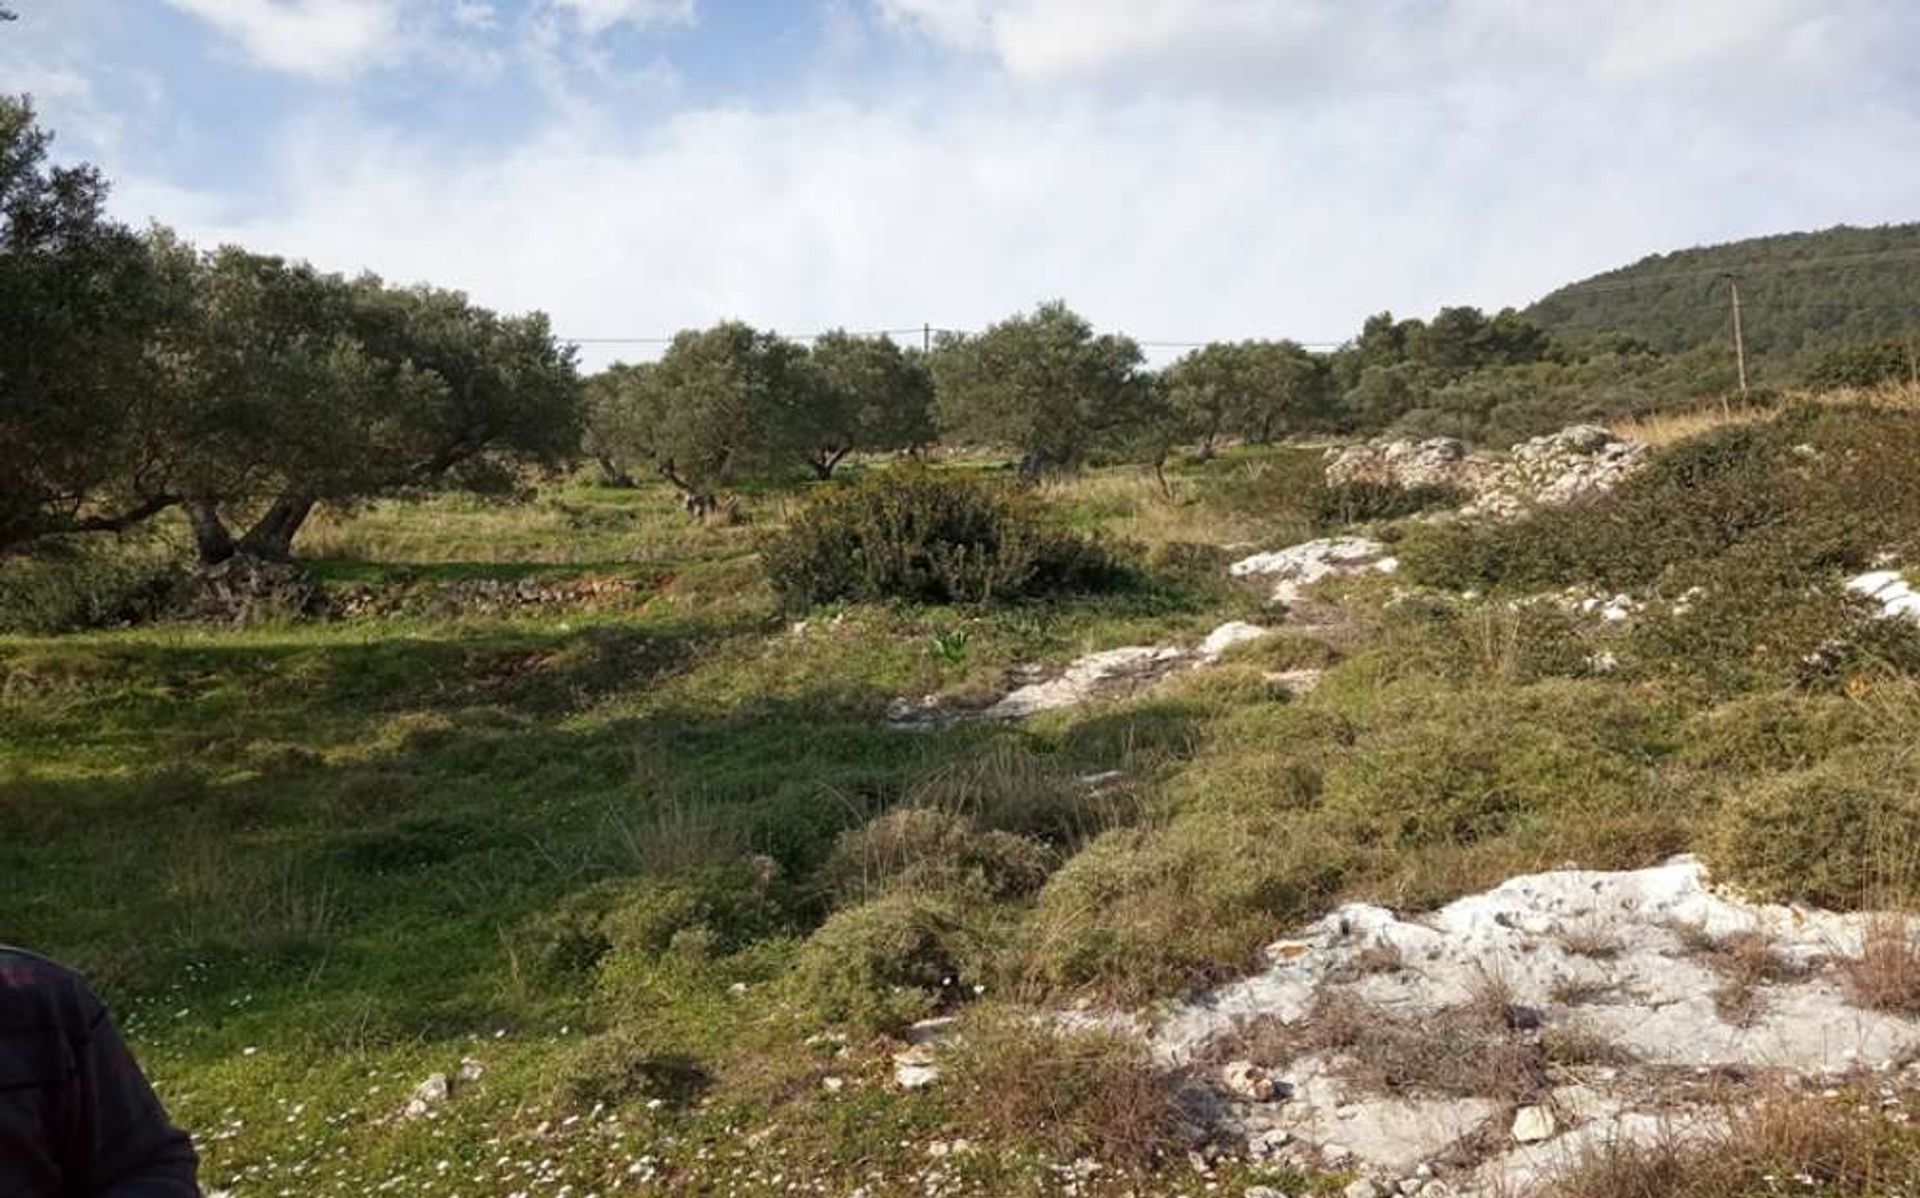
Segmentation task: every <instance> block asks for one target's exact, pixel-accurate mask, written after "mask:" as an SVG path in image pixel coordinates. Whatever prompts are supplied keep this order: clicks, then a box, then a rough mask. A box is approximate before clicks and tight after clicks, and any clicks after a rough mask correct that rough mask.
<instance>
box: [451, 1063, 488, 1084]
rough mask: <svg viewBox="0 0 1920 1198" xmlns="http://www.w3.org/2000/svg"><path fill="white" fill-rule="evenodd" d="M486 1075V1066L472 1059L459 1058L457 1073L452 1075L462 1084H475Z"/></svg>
mask: <svg viewBox="0 0 1920 1198" xmlns="http://www.w3.org/2000/svg"><path fill="white" fill-rule="evenodd" d="M486 1074H487V1066H486V1064H485V1063H484V1062H482V1061H477V1060H475V1059H474V1058H472V1057H461V1058H460V1068H459V1071H458V1072H456V1073H455V1074H454V1076H455V1077H456V1078H458V1079H459V1080H460V1081H463V1082H477V1081H479V1080H480V1079H481V1078H483V1077H485V1076H486Z"/></svg>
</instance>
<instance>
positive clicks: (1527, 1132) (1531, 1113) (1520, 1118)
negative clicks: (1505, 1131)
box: [1513, 1106, 1559, 1144]
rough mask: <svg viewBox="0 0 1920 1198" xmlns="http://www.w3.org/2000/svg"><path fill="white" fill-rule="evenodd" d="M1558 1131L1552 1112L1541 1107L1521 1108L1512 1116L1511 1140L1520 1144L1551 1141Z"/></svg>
mask: <svg viewBox="0 0 1920 1198" xmlns="http://www.w3.org/2000/svg"><path fill="white" fill-rule="evenodd" d="M1558 1130H1559V1125H1558V1124H1557V1123H1556V1122H1555V1121H1554V1118H1553V1112H1552V1111H1550V1110H1548V1109H1547V1108H1546V1107H1543V1106H1523V1107H1521V1108H1520V1109H1519V1110H1517V1111H1515V1112H1514V1114H1513V1138H1514V1139H1515V1140H1516V1141H1518V1142H1519V1143H1522V1144H1537V1143H1539V1142H1540V1141H1542V1140H1546V1139H1551V1138H1552V1137H1553V1133H1554V1132H1556V1131H1558Z"/></svg>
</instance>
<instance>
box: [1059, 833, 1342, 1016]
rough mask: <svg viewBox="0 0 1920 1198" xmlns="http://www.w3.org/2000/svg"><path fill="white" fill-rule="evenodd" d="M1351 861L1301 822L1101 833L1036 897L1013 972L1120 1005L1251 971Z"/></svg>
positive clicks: (1324, 895)
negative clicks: (1019, 960)
mask: <svg viewBox="0 0 1920 1198" xmlns="http://www.w3.org/2000/svg"><path fill="white" fill-rule="evenodd" d="M1350 861H1351V852H1350V849H1349V848H1348V846H1346V845H1343V844H1341V843H1340V842H1338V841H1337V840H1333V839H1330V838H1328V837H1327V836H1326V835H1325V834H1324V833H1322V832H1320V831H1318V830H1317V827H1316V825H1315V824H1314V823H1313V821H1312V817H1311V816H1310V815H1308V816H1274V815H1269V814H1262V815H1258V816H1251V817H1249V816H1239V815H1232V814H1228V813H1225V812H1219V811H1214V812H1209V813H1207V814H1206V815H1205V816H1193V817H1186V818H1181V819H1177V820H1175V821H1174V822H1173V823H1172V824H1171V825H1170V826H1168V827H1166V828H1125V829H1117V830H1115V831H1112V832H1108V833H1107V834H1106V835H1104V836H1102V837H1100V838H1099V839H1098V840H1096V841H1094V842H1093V843H1092V844H1090V845H1088V846H1087V847H1086V848H1085V849H1082V850H1081V851H1080V852H1079V853H1077V854H1075V855H1074V856H1073V857H1071V858H1069V859H1068V860H1067V862H1066V864H1064V865H1063V866H1061V868H1060V869H1059V870H1058V871H1057V872H1056V873H1055V874H1054V875H1053V877H1052V879H1051V880H1050V881H1049V882H1048V883H1047V886H1046V888H1045V889H1044V890H1042V891H1041V892H1040V899H1039V904H1038V907H1037V909H1036V910H1035V912H1034V916H1033V919H1032V921H1031V924H1030V926H1029V927H1028V928H1027V930H1026V939H1025V942H1024V953H1023V960H1022V966H1021V968H1022V973H1023V975H1024V976H1025V977H1027V978H1029V979H1031V980H1033V981H1037V982H1039V983H1041V984H1043V985H1045V986H1047V987H1048V988H1051V989H1054V990H1061V991H1073V990H1079V989H1093V990H1097V991H1099V992H1101V993H1102V994H1105V995H1108V996H1110V997H1112V998H1114V999H1115V1000H1116V1001H1120V1002H1123V1003H1130V1002H1138V1001H1143V1000H1146V999H1149V998H1157V997H1164V996H1168V995H1178V994H1184V993H1188V992H1190V991H1193V990H1195V989H1198V988H1200V987H1202V986H1205V985H1207V984H1209V983H1212V982H1217V981H1220V980H1223V979H1224V978H1227V977H1230V976H1232V975H1233V974H1234V973H1236V972H1238V971H1240V970H1242V969H1245V968H1247V967H1249V966H1251V965H1252V963H1253V961H1254V959H1255V955H1256V954H1257V952H1258V950H1259V948H1260V946H1262V945H1263V944H1266V943H1267V942H1269V941H1271V940H1272V939H1273V938H1274V937H1275V936H1276V935H1278V934H1280V932H1281V931H1282V930H1283V929H1284V928H1286V927H1287V926H1288V925H1289V924H1290V923H1292V922H1293V921H1296V920H1298V919H1300V918H1302V917H1303V916H1305V915H1306V914H1307V913H1308V912H1309V911H1311V910H1313V909H1314V907H1315V906H1316V905H1317V904H1319V903H1321V902H1323V901H1324V900H1325V899H1326V898H1327V897H1328V896H1330V895H1331V894H1332V893H1333V891H1334V890H1335V888H1336V887H1337V886H1338V884H1339V882H1340V880H1341V877H1342V875H1343V873H1344V871H1345V869H1346V868H1347V867H1348V864H1349V863H1350Z"/></svg>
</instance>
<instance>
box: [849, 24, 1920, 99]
mask: <svg viewBox="0 0 1920 1198" xmlns="http://www.w3.org/2000/svg"><path fill="white" fill-rule="evenodd" d="M875 3H876V5H877V7H878V10H879V12H880V13H881V14H882V16H883V17H885V18H886V19H887V20H888V21H889V22H890V23H892V24H893V25H895V26H898V27H902V28H907V29H912V30H915V31H918V32H919V33H921V34H923V35H925V36H927V37H929V38H932V39H933V40H935V41H937V42H941V43H944V44H947V45H950V46H953V47H955V48H957V49H963V50H984V51H987V52H989V53H990V54H991V55H992V57H993V58H994V59H996V60H997V61H998V62H999V63H1000V65H1001V66H1002V67H1004V68H1005V70H1006V71H1007V72H1008V73H1009V74H1010V75H1012V76H1013V77H1015V78H1017V79H1021V80H1025V81H1029V82H1035V81H1040V82H1058V81H1062V80H1109V81H1122V82H1124V83H1125V85H1126V86H1128V87H1132V88H1164V87H1168V86H1176V87H1199V88H1205V89H1213V90H1218V89H1234V90H1247V91H1258V92H1263V93H1267V94H1276V95H1291V96H1294V97H1296V98H1305V97H1311V96H1314V95H1317V94H1320V93H1322V91H1323V90H1324V89H1325V88H1327V87H1329V86H1335V85H1337V86H1341V87H1345V88H1353V87H1363V88H1386V89H1397V90H1415V91H1418V90H1422V89H1426V88H1430V87H1432V86H1435V85H1441V86H1444V85H1446V84H1448V83H1451V82H1457V81H1459V80H1461V79H1469V78H1470V79H1480V80H1487V81H1495V82H1505V81H1509V80H1513V79H1515V78H1518V79H1532V78H1554V79H1557V80H1559V81H1560V82H1562V83H1572V82H1577V81H1579V80H1580V79H1582V78H1599V77H1609V76H1612V77H1622V76H1635V77H1646V76H1652V75H1675V74H1680V73H1683V72H1689V71H1699V70H1703V69H1705V70H1723V69H1725V70H1740V69H1748V70H1750V69H1751V68H1752V67H1754V66H1756V65H1758V64H1759V63H1761V62H1766V63H1768V64H1769V65H1772V66H1776V67H1778V66H1787V67H1789V68H1790V75H1791V76H1799V75H1803V74H1804V73H1805V71H1806V69H1808V68H1813V69H1815V70H1818V69H1820V68H1823V67H1824V66H1826V65H1828V64H1829V63H1830V62H1831V61H1832V59H1833V55H1832V54H1831V51H1833V50H1835V49H1840V48H1844V47H1849V46H1851V47H1853V48H1858V46H1859V43H1860V42H1861V41H1862V40H1863V39H1866V38H1870V37H1872V36H1873V31H1874V30H1876V29H1882V30H1883V29H1885V28H1886V27H1887V26H1888V25H1889V24H1896V25H1900V24H1903V25H1904V27H1905V28H1906V29H1907V30H1908V31H1909V32H1913V31H1915V30H1916V29H1920V23H1916V21H1915V20H1914V18H1913V15H1912V13H1911V12H1910V11H1909V12H1908V13H1905V14H1902V13H1901V11H1900V6H1898V5H1894V4H1888V3H1886V2H1885V0H1685V2H1679V0H1612V2H1610V3H1607V4H1605V5H1602V4H1599V3H1556V4H1530V3H1523V2H1519V0H1431V2H1423V3H1418V4H1409V3H1391V2H1387V0H1375V2H1362V0H875ZM1749 77H1750V78H1751V76H1749ZM1775 82H1777V77H1776V79H1775Z"/></svg>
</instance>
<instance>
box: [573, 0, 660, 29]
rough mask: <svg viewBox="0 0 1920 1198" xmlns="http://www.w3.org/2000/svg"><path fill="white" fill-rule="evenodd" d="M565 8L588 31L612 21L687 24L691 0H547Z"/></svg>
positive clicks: (614, 23)
mask: <svg viewBox="0 0 1920 1198" xmlns="http://www.w3.org/2000/svg"><path fill="white" fill-rule="evenodd" d="M550 2H551V3H552V5H553V7H554V8H556V9H559V10H561V11H564V12H569V13H571V14H572V15H573V17H574V18H575V19H576V20H578V21H579V22H580V27H581V28H582V29H584V30H586V32H588V33H600V32H603V31H605V30H607V29H611V28H613V27H614V26H615V25H621V24H626V25H691V24H693V19H694V13H693V0H550Z"/></svg>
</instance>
